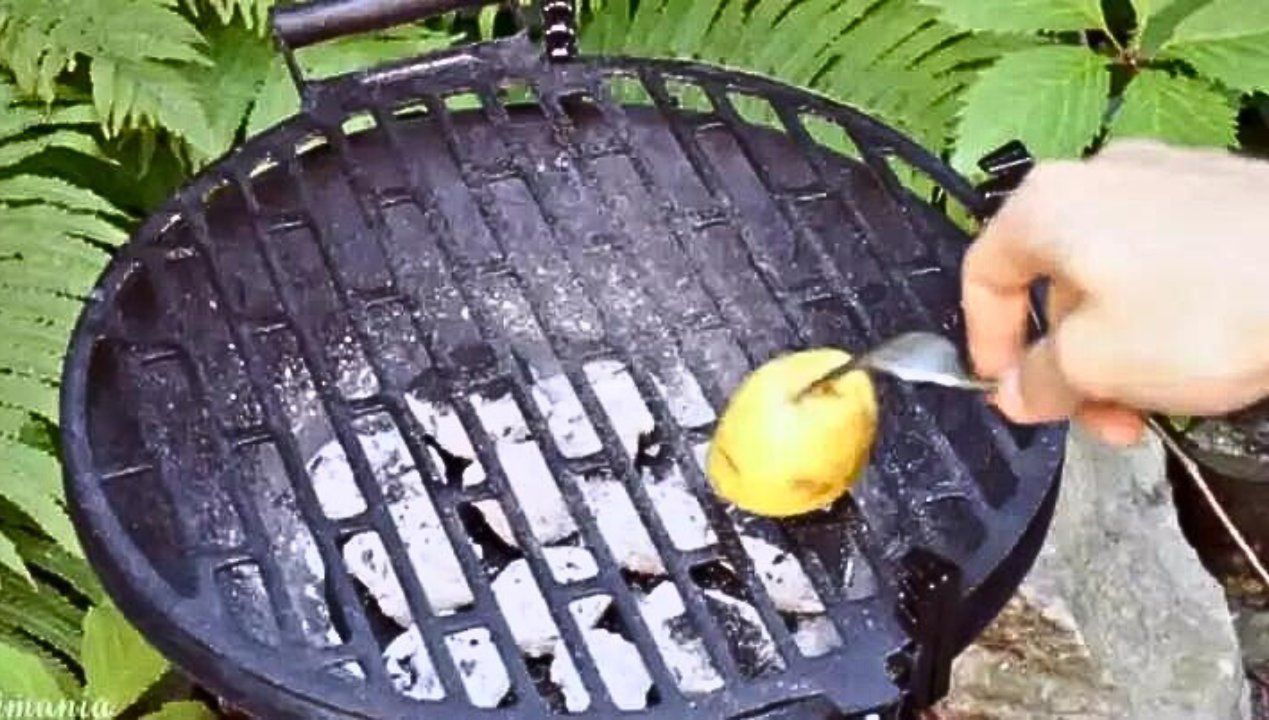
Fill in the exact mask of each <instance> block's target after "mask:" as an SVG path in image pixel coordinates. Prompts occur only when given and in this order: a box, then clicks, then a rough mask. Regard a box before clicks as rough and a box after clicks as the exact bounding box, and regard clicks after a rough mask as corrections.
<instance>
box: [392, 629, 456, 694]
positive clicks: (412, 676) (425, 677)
mask: <svg viewBox="0 0 1269 720" xmlns="http://www.w3.org/2000/svg"><path fill="white" fill-rule="evenodd" d="M383 661H384V664H385V666H386V667H387V669H388V680H389V681H391V683H392V687H393V688H395V689H396V691H397V692H399V693H401V694H402V695H405V696H406V697H408V698H414V699H415V700H441V699H444V697H445V689H444V688H443V687H441V679H440V677H439V676H437V674H436V667H435V666H433V665H432V658H431V656H429V655H428V652H427V648H425V647H424V646H423V638H422V637H421V636H420V635H419V630H418V628H416V627H411V628H410V629H409V630H406V631H405V632H403V633H401V634H400V635H398V636H397V637H396V639H394V640H393V641H392V642H390V643H388V647H387V648H385V649H384V651H383Z"/></svg>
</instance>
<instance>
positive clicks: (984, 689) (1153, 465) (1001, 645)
mask: <svg viewBox="0 0 1269 720" xmlns="http://www.w3.org/2000/svg"><path fill="white" fill-rule="evenodd" d="M1163 460H1164V458H1163V449H1162V447H1161V446H1160V444H1159V443H1158V442H1157V441H1156V440H1155V439H1154V438H1151V439H1150V440H1149V441H1148V442H1146V443H1143V444H1142V445H1141V446H1140V447H1137V448H1133V449H1131V450H1127V451H1116V450H1113V449H1110V448H1107V447H1105V446H1102V445H1100V444H1099V443H1097V442H1096V441H1095V440H1093V439H1091V438H1090V437H1089V436H1087V435H1086V434H1083V433H1081V432H1080V431H1079V430H1078V429H1075V430H1073V431H1072V437H1071V440H1070V442H1069V444H1068V447H1067V464H1066V470H1065V476H1064V477H1063V481H1062V482H1063V485H1062V494H1061V498H1060V499H1059V502H1058V508H1057V513H1056V516H1055V517H1054V520H1053V526H1052V528H1051V530H1050V532H1049V536H1048V539H1047V541H1046V544H1045V547H1044V549H1043V550H1042V551H1041V555H1040V558H1039V559H1038V560H1037V562H1036V566H1035V568H1034V569H1033V570H1032V572H1031V574H1030V575H1029V576H1028V578H1027V580H1026V582H1025V583H1024V585H1023V587H1022V588H1021V590H1020V592H1019V593H1018V596H1017V597H1015V598H1014V600H1013V601H1012V602H1011V603H1010V605H1009V607H1008V608H1007V609H1006V611H1005V612H1004V613H1002V615H1001V616H1000V618H998V619H997V621H996V622H995V623H994V624H993V626H992V627H991V628H990V629H989V630H988V631H987V632H986V633H984V634H983V636H982V637H981V638H980V639H979V640H978V641H977V642H976V643H975V644H974V645H973V646H971V647H970V648H969V649H968V650H967V651H966V652H965V653H963V654H962V656H961V658H960V659H958V661H957V664H956V666H955V668H954V676H953V687H952V692H951V693H950V695H949V697H948V698H947V700H946V701H945V702H944V704H943V706H942V707H943V709H944V710H945V711H946V714H947V716H949V717H953V718H962V717H967V718H973V719H974V720H1014V719H1015V718H1017V719H1018V720H1021V719H1022V718H1028V719H1033V720H1038V719H1040V718H1059V717H1060V718H1081V719H1086V720H1101V719H1103V718H1104V719H1105V720H1112V719H1113V720H1123V719H1125V718H1128V719H1136V718H1141V719H1142V720H1195V719H1197V718H1203V719H1205V720H1207V719H1210V720H1244V719H1245V718H1247V717H1248V716H1249V714H1250V708H1249V705H1248V695H1247V687H1246V682H1245V679H1244V677H1243V671H1242V662H1241V657H1240V655H1239V647H1238V643H1237V639H1236V637H1235V634H1234V627H1233V623H1232V620H1231V617H1230V614H1229V611H1228V609H1227V606H1226V603H1225V597H1224V594H1223V592H1222V589H1221V587H1220V585H1219V584H1218V583H1217V582H1216V581H1215V580H1214V579H1213V578H1212V577H1211V576H1209V575H1208V574H1207V572H1206V571H1205V570H1204V569H1203V567H1202V565H1200V564H1199V560H1198V556H1197V554H1196V553H1195V552H1194V549H1193V548H1191V547H1190V545H1189V544H1188V543H1187V542H1186V540H1185V538H1184V537H1183V536H1182V535H1181V530H1180V526H1179V525H1178V523H1177V519H1176V512H1175V508H1174V506H1173V504H1172V499H1171V491H1170V488H1169V486H1168V483H1167V479H1166V478H1165V477H1164V470H1163Z"/></svg>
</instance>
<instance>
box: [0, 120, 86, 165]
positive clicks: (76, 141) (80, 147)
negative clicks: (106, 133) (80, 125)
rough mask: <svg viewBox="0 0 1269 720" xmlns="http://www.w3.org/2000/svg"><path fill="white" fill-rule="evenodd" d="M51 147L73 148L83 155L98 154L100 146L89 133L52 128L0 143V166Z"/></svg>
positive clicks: (13, 163) (20, 160) (12, 163)
mask: <svg viewBox="0 0 1269 720" xmlns="http://www.w3.org/2000/svg"><path fill="white" fill-rule="evenodd" d="M53 148H64V149H66V150H74V151H75V152H79V153H84V154H85V155H99V154H100V153H101V150H100V148H98V147H97V141H96V139H94V138H93V136H92V135H91V134H89V133H86V132H83V131H82V130H71V129H65V130H54V131H53V132H50V133H45V134H43V135H38V136H36V137H32V138H26V139H23V140H14V141H12V142H8V143H4V144H3V145H0V167H4V166H6V165H16V164H18V163H20V162H22V161H23V160H26V159H27V158H29V157H33V156H35V155H38V154H40V153H42V152H44V151H45V150H51V149H53Z"/></svg>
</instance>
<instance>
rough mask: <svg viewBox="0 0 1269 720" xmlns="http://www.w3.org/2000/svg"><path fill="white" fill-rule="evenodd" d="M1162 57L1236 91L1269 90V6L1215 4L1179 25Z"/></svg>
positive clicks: (1251, 0)
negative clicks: (1190, 68) (1187, 65)
mask: <svg viewBox="0 0 1269 720" xmlns="http://www.w3.org/2000/svg"><path fill="white" fill-rule="evenodd" d="M1162 55H1163V57H1169V58H1177V59H1180V60H1184V61H1185V62H1187V63H1189V64H1190V65H1192V66H1193V67H1194V69H1195V70H1198V71H1199V72H1200V73H1202V74H1203V75H1207V76H1208V77H1211V78H1214V79H1216V80H1218V81H1220V82H1221V83H1223V84H1225V85H1227V86H1229V87H1231V88H1233V89H1235V90H1239V91H1243V92H1250V91H1254V90H1269V2H1264V0H1213V2H1211V3H1210V4H1208V5H1206V6H1204V7H1202V8H1200V9H1199V10H1197V11H1196V12H1194V14H1192V15H1190V16H1189V17H1187V18H1185V19H1184V20H1182V21H1181V23H1180V24H1179V25H1177V26H1176V30H1175V31H1174V32H1173V33H1172V37H1171V39H1169V40H1168V41H1167V42H1166V43H1164V45H1163V53H1162Z"/></svg>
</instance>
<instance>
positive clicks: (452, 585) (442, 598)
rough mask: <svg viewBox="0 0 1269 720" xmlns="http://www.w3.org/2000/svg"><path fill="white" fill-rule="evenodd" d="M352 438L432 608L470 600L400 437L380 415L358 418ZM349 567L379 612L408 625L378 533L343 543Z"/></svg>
mask: <svg viewBox="0 0 1269 720" xmlns="http://www.w3.org/2000/svg"><path fill="white" fill-rule="evenodd" d="M357 438H358V441H359V443H360V444H361V446H362V448H363V450H364V452H365V453H366V459H367V460H368V461H369V463H370V466H371V469H372V470H373V471H374V474H375V480H376V482H378V483H379V486H380V487H381V488H382V489H383V494H384V496H385V498H386V499H387V501H388V512H389V514H390V515H391V516H392V521H393V524H394V525H395V526H396V531H397V534H398V535H399V537H400V538H401V542H402V544H404V545H405V550H406V556H407V557H408V558H409V561H410V566H411V567H412V568H413V569H414V575H415V577H416V578H418V581H419V584H420V585H422V586H423V594H424V595H425V596H426V597H427V601H428V605H430V606H431V608H432V611H433V612H436V613H440V614H447V613H451V612H454V611H455V610H457V609H458V608H460V607H464V606H467V605H470V604H472V603H473V602H474V600H475V599H474V596H473V595H472V592H471V588H470V587H469V586H468V584H467V578H466V576H465V575H464V573H463V568H462V566H461V565H460V564H459V562H458V556H457V555H456V554H455V553H454V548H453V546H452V545H451V544H450V541H449V536H448V535H447V534H446V532H445V526H444V525H443V524H442V523H441V518H440V516H439V515H438V514H437V512H436V508H435V506H434V505H433V504H432V500H431V498H430V496H429V495H428V491H427V487H426V486H425V484H424V482H423V477H422V476H421V475H420V474H419V472H418V470H417V469H416V468H415V466H414V463H413V459H412V456H411V455H410V453H409V451H408V449H407V447H406V445H405V439H404V438H402V437H401V434H400V433H399V432H397V430H396V428H395V427H394V426H393V425H392V422H391V420H390V419H389V418H388V417H387V416H386V415H375V416H369V417H367V418H362V419H361V420H359V421H358V426H357ZM344 562H345V564H346V565H347V566H348V570H349V572H351V573H352V575H353V577H355V578H357V580H358V581H359V582H361V583H362V584H363V585H365V586H366V589H368V590H369V591H370V593H371V595H373V596H374V597H375V598H376V602H377V603H378V604H379V607H380V609H381V610H382V611H383V613H384V615H387V616H388V617H390V618H392V619H393V620H395V621H396V622H398V623H399V624H400V625H401V626H402V627H406V626H408V625H410V623H411V620H410V616H409V614H408V606H407V603H406V600H405V597H404V591H403V590H402V588H401V585H400V582H399V580H400V578H398V577H397V576H396V574H395V573H394V572H392V571H393V568H392V567H391V561H390V558H389V557H388V554H387V550H386V548H385V547H384V545H383V539H382V538H380V537H379V536H378V535H375V534H372V533H368V534H363V535H358V536H356V537H354V538H352V539H351V540H350V541H349V542H348V543H347V544H346V545H345V546H344Z"/></svg>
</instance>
